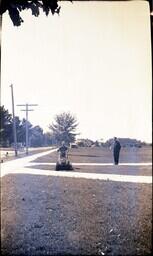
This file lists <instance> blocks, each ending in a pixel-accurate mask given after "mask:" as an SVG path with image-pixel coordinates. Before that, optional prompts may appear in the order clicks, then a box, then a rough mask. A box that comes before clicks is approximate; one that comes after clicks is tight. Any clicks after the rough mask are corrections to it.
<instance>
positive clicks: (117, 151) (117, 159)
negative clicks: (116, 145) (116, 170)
mask: <svg viewBox="0 0 153 256" xmlns="http://www.w3.org/2000/svg"><path fill="white" fill-rule="evenodd" d="M119 154H120V150H118V149H116V150H114V152H113V155H114V163H115V164H118V163H119Z"/></svg>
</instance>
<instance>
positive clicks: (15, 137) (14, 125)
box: [10, 84, 18, 156]
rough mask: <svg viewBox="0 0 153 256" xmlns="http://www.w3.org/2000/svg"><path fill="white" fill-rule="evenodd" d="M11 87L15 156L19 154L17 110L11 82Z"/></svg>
mask: <svg viewBox="0 0 153 256" xmlns="http://www.w3.org/2000/svg"><path fill="white" fill-rule="evenodd" d="M10 87H11V96H12V114H13V137H14V151H15V156H17V155H18V151H17V136H16V120H15V111H14V95H13V84H11V85H10Z"/></svg>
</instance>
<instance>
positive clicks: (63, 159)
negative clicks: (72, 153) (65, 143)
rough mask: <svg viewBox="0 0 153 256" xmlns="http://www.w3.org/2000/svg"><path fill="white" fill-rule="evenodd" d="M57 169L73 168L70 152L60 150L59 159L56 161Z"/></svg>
mask: <svg viewBox="0 0 153 256" xmlns="http://www.w3.org/2000/svg"><path fill="white" fill-rule="evenodd" d="M55 169H56V171H60V170H73V167H72V164H71V163H70V161H69V159H68V153H67V152H63V153H61V152H59V157H58V161H57V163H56V168H55Z"/></svg>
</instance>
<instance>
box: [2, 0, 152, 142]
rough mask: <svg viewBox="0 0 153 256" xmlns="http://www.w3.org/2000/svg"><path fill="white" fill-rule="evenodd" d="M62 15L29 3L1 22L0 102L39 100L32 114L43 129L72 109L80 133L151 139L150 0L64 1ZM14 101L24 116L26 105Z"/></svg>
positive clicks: (30, 115)
mask: <svg viewBox="0 0 153 256" xmlns="http://www.w3.org/2000/svg"><path fill="white" fill-rule="evenodd" d="M60 5H61V6H62V8H61V13H60V16H58V15H54V16H52V15H51V14H50V15H49V16H48V17H46V16H45V15H44V14H41V15H40V16H39V17H38V18H35V17H33V16H32V15H31V12H30V11H25V12H23V14H22V17H23V19H24V23H22V25H21V26H20V27H14V26H13V25H12V22H11V21H10V19H9V17H8V15H7V14H5V15H4V17H3V30H2V76H1V83H2V86H1V88H2V96H1V103H2V104H4V106H5V107H6V108H7V109H9V111H10V112H12V108H11V91H10V87H9V85H10V84H11V83H12V84H13V85H14V97H15V102H16V104H21V103H22V104H24V103H32V104H33V103H36V104H39V106H37V107H34V109H35V111H32V112H29V121H30V122H31V123H32V124H33V125H37V124H38V125H40V126H41V127H42V128H43V129H44V131H47V130H48V125H49V124H50V123H51V122H52V121H53V118H54V116H55V115H56V114H58V113H60V112H63V111H70V112H71V113H73V114H75V115H76V117H77V119H78V122H79V127H78V131H79V132H80V133H81V134H80V137H84V138H91V139H101V138H103V139H104V140H105V139H108V138H110V137H112V136H117V137H131V138H137V139H141V140H145V141H147V142H150V141H151V130H152V127H151V82H152V80H151V39H150V17H149V5H148V3H147V2H145V1H132V2H131V1H129V2H74V3H73V4H72V3H69V2H64V3H60ZM20 109H21V107H20V108H19V107H16V108H15V114H16V115H18V116H20V118H23V117H24V115H25V112H21V111H20Z"/></svg>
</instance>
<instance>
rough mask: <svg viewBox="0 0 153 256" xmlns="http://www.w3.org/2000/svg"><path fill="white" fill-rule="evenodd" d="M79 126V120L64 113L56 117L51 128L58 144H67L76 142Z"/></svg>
mask: <svg viewBox="0 0 153 256" xmlns="http://www.w3.org/2000/svg"><path fill="white" fill-rule="evenodd" d="M77 126H78V123H77V120H76V118H75V116H74V115H72V114H71V113H69V112H68V113H66V112H63V113H61V114H59V115H56V116H55V121H54V122H53V123H52V124H51V125H50V126H49V128H50V129H51V131H52V135H53V137H54V139H55V141H56V142H57V143H59V144H60V143H61V142H62V141H65V142H66V143H67V144H69V143H71V142H74V141H75V137H76V135H77V133H75V131H76V128H77Z"/></svg>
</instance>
